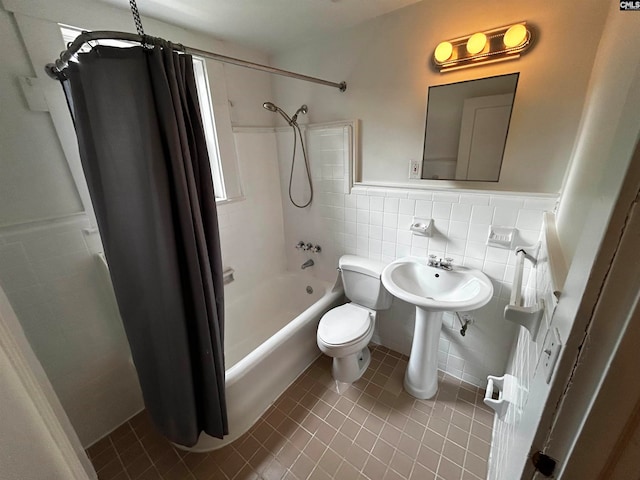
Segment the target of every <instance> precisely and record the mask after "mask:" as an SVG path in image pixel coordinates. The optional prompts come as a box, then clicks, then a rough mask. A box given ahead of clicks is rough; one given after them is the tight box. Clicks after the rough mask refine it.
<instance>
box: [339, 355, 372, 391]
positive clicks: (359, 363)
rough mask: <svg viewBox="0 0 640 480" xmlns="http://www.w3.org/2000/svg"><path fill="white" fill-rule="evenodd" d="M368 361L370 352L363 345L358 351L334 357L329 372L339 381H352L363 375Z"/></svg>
mask: <svg viewBox="0 0 640 480" xmlns="http://www.w3.org/2000/svg"><path fill="white" fill-rule="evenodd" d="M369 363H371V352H370V351H369V348H368V347H364V348H363V349H362V350H360V351H359V352H356V353H353V354H351V355H347V356H346V357H340V358H338V357H334V358H333V365H332V367H331V374H332V375H333V378H334V379H335V380H337V381H339V382H344V383H353V382H355V381H356V380H358V379H360V377H362V375H364V372H365V371H366V370H367V368H368V367H369Z"/></svg>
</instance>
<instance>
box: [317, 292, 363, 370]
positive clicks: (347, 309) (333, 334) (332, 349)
mask: <svg viewBox="0 0 640 480" xmlns="http://www.w3.org/2000/svg"><path fill="white" fill-rule="evenodd" d="M375 319H376V312H375V311H372V310H369V309H367V308H365V307H361V306H359V305H355V304H353V303H347V304H345V305H341V306H340V307H336V308H333V309H331V310H330V311H329V312H327V313H326V314H325V315H324V316H323V317H322V318H321V319H320V323H319V325H318V336H317V341H318V347H319V348H320V351H322V353H324V354H325V355H328V356H329V357H333V365H332V367H331V374H332V375H333V378H334V379H336V380H338V381H339V382H344V383H353V382H355V381H356V380H358V379H359V378H360V377H361V376H362V375H363V374H364V372H365V370H366V369H367V367H368V366H369V362H370V361H371V353H370V352H369V348H367V345H368V344H369V341H370V340H371V337H372V336H373V329H374V326H375Z"/></svg>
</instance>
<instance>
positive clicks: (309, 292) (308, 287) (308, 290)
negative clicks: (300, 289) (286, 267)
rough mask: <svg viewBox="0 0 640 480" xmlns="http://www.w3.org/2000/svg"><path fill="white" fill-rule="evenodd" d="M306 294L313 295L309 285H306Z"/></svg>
mask: <svg viewBox="0 0 640 480" xmlns="http://www.w3.org/2000/svg"><path fill="white" fill-rule="evenodd" d="M307 293H308V294H312V293H313V288H311V285H307Z"/></svg>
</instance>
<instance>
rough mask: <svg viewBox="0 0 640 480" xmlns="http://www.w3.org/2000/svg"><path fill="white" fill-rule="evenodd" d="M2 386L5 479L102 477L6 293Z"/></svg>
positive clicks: (0, 459)
mask: <svg viewBox="0 0 640 480" xmlns="http://www.w3.org/2000/svg"><path fill="white" fill-rule="evenodd" d="M0 383H1V384H2V389H0V405H2V408H0V424H2V433H3V434H2V436H0V465H2V478H3V479H6V480H14V479H15V480H18V479H19V480H48V479H51V480H58V479H59V480H71V479H73V480H89V479H90V478H91V479H95V478H97V476H96V473H95V471H94V469H93V467H92V466H91V463H90V462H89V458H88V457H87V455H86V454H85V452H84V450H83V449H82V446H81V445H80V441H79V440H78V437H77V435H76V433H75V432H74V431H73V428H72V427H71V424H70V423H69V419H68V418H67V416H66V415H65V413H64V410H63V409H62V406H61V405H60V402H59V401H58V399H57V398H56V395H55V393H54V392H53V389H52V388H51V384H50V383H49V381H48V380H47V377H46V375H45V373H44V371H43V370H42V367H41V366H40V363H39V362H38V360H37V359H36V356H35V355H34V353H33V351H32V350H31V348H30V346H29V343H28V342H27V339H26V338H25V336H24V332H23V331H22V328H21V327H20V323H19V322H18V319H17V318H16V315H15V313H14V312H13V309H12V308H11V305H10V304H9V301H8V300H7V297H6V296H5V294H4V292H3V291H2V288H0ZM27 446H28V448H27ZM34 459H37V461H34Z"/></svg>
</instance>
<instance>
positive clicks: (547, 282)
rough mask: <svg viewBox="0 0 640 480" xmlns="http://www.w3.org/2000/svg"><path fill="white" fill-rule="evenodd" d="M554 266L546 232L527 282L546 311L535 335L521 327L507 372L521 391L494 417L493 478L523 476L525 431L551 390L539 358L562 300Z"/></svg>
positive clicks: (527, 298) (529, 301)
mask: <svg viewBox="0 0 640 480" xmlns="http://www.w3.org/2000/svg"><path fill="white" fill-rule="evenodd" d="M527 263H528V262H527ZM550 268H551V266H550V264H549V256H548V248H547V242H546V238H545V235H542V236H541V248H540V252H539V254H538V262H537V264H536V266H535V268H532V269H531V271H530V275H529V278H528V281H527V282H526V283H525V285H526V288H525V295H524V305H527V306H529V305H535V304H536V303H537V302H538V301H539V300H542V301H543V302H544V314H543V318H542V323H541V324H540V330H539V331H538V333H537V335H536V336H535V337H532V336H531V335H530V333H529V331H528V330H527V329H526V328H523V327H518V333H517V338H516V341H515V342H514V344H513V347H512V349H511V352H510V356H509V362H508V365H507V373H508V374H509V375H512V376H513V377H515V379H516V382H517V395H515V397H514V399H513V400H514V401H513V403H511V404H510V405H509V407H508V409H507V411H506V414H505V417H504V418H503V419H502V420H501V419H500V418H498V417H497V416H496V417H495V420H494V427H493V440H492V442H491V455H490V460H489V472H488V476H487V478H488V479H489V480H509V479H513V478H520V475H521V473H522V467H523V465H524V463H525V461H526V460H527V456H528V454H529V450H530V448H531V438H530V437H529V436H528V435H526V434H525V435H523V432H527V431H528V430H530V429H531V427H532V426H535V424H536V422H537V420H538V416H537V414H536V413H537V412H536V411H535V408H537V407H538V406H539V405H540V402H536V401H535V400H537V398H540V397H544V398H546V395H547V394H548V391H549V389H548V385H547V384H546V381H545V375H544V372H542V369H541V367H540V364H539V359H540V357H541V355H542V349H543V345H544V341H545V338H546V336H547V335H548V334H549V333H548V332H549V327H550V324H551V318H552V316H553V312H554V310H555V307H556V305H557V303H558V301H557V299H556V297H555V296H554V294H553V287H552V284H551V274H550V270H549V269H550ZM536 375H537V378H535V377H536ZM534 385H535V387H534ZM534 388H535V392H534V391H533V389H534ZM530 399H531V401H530ZM532 407H533V408H532Z"/></svg>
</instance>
